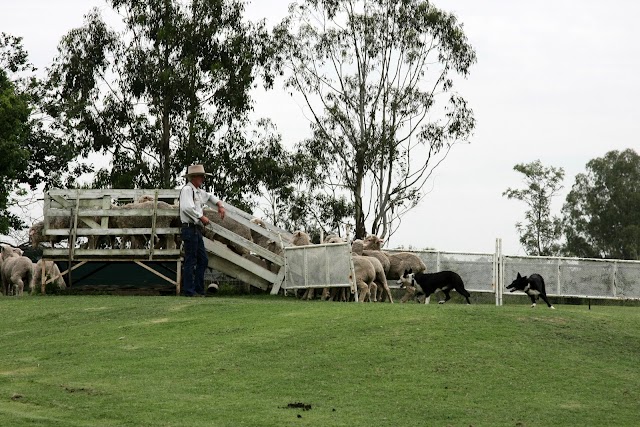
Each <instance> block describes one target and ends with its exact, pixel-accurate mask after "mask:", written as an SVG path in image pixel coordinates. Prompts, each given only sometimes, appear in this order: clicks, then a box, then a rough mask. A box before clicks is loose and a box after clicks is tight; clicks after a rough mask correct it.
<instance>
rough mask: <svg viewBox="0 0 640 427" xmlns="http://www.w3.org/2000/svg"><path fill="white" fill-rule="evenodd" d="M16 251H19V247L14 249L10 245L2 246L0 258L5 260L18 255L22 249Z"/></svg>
mask: <svg viewBox="0 0 640 427" xmlns="http://www.w3.org/2000/svg"><path fill="white" fill-rule="evenodd" d="M17 251H20V249H18V248H15V249H14V248H12V247H11V246H2V259H3V260H5V259H7V258H11V257H19V256H20V255H22V251H20V253H18V252H17Z"/></svg>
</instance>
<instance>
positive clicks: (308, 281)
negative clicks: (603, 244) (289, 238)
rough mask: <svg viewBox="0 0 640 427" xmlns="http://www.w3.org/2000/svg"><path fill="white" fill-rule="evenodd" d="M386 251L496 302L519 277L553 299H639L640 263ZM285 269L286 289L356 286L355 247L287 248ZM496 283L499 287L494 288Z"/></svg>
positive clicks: (499, 301) (461, 253) (498, 253)
mask: <svg viewBox="0 0 640 427" xmlns="http://www.w3.org/2000/svg"><path fill="white" fill-rule="evenodd" d="M497 247H499V246H498V245H497ZM385 252H390V253H396V252H411V253H413V254H415V255H417V256H418V257H420V259H422V261H423V262H424V263H425V265H426V266H427V272H437V271H443V270H451V271H455V272H456V273H458V274H459V275H460V277H461V278H462V280H463V281H464V284H465V288H466V289H467V290H469V291H470V292H487V293H498V294H496V304H501V302H502V293H503V292H504V290H505V286H506V285H509V284H510V283H511V282H512V281H513V280H514V279H515V278H516V276H517V274H518V273H520V274H521V275H523V276H529V275H531V274H533V273H537V274H540V275H541V276H542V277H543V278H544V281H545V284H546V290H547V294H549V295H553V296H565V297H581V298H593V299H598V298H601V299H611V298H615V299H640V261H624V260H600V259H583V258H566V257H531V256H503V255H502V254H500V250H499V249H497V250H496V253H495V254H476V253H463V252H439V251H402V250H385ZM496 260H497V262H495V261H496ZM285 266H286V275H285V283H284V284H283V287H284V288H285V289H292V288H311V287H342V286H352V284H351V280H350V275H351V268H352V263H351V248H350V246H349V245H348V244H346V243H345V244H331V245H311V246H293V247H287V248H285ZM494 278H497V279H494ZM494 280H496V282H497V283H498V286H494ZM389 286H390V287H395V280H392V281H389Z"/></svg>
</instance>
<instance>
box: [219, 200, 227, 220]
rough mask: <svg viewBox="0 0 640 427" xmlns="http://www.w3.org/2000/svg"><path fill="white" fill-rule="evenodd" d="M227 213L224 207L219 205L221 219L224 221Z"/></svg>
mask: <svg viewBox="0 0 640 427" xmlns="http://www.w3.org/2000/svg"><path fill="white" fill-rule="evenodd" d="M225 213H226V211H225V210H224V206H222V204H218V214H219V215H220V219H224V215H225Z"/></svg>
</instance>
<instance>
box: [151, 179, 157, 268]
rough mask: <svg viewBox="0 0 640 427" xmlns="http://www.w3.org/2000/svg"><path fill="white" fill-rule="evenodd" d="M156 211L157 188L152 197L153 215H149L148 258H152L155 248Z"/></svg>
mask: <svg viewBox="0 0 640 427" xmlns="http://www.w3.org/2000/svg"><path fill="white" fill-rule="evenodd" d="M157 213H158V190H156V191H155V194H154V197H153V215H152V217H151V241H150V242H149V260H152V259H153V252H154V250H155V248H156V217H157Z"/></svg>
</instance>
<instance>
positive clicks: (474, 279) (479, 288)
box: [386, 250, 494, 292]
mask: <svg viewBox="0 0 640 427" xmlns="http://www.w3.org/2000/svg"><path fill="white" fill-rule="evenodd" d="M386 252H390V253H393V252H395V253H397V252H408V251H400V250H389V251H386ZM411 253H413V254H415V255H417V256H419V257H420V259H421V260H422V261H423V262H424V263H425V265H426V266H427V273H434V272H436V271H444V270H451V271H455V272H456V273H458V274H459V275H460V277H461V278H462V281H463V282H464V287H465V289H467V290H468V291H471V292H494V287H493V254H473V253H462V252H460V253H454V252H437V251H415V252H414V251H411ZM394 284H395V281H394ZM390 285H391V283H390Z"/></svg>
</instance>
